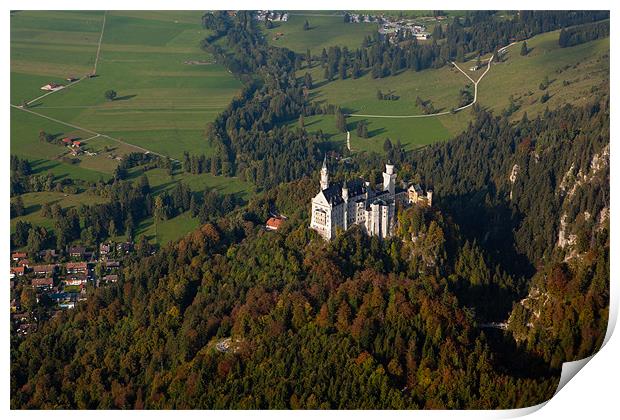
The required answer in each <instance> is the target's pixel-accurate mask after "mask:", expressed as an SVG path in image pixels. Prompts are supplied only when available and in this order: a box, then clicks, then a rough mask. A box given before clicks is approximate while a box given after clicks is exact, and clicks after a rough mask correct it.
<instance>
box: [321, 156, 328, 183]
mask: <svg viewBox="0 0 620 420" xmlns="http://www.w3.org/2000/svg"><path fill="white" fill-rule="evenodd" d="M328 187H329V173H328V172H327V155H325V157H324V158H323V167H322V168H321V191H323V190H325V189H327V188H328Z"/></svg>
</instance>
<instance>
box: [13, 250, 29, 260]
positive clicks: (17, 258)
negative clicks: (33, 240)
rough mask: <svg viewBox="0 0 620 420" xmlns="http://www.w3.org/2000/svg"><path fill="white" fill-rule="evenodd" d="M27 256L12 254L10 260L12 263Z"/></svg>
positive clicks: (21, 253)
mask: <svg viewBox="0 0 620 420" xmlns="http://www.w3.org/2000/svg"><path fill="white" fill-rule="evenodd" d="M27 256H28V255H27V254H26V253H25V252H14V253H13V254H11V259H12V260H13V261H19V260H21V259H22V258H26V257H27Z"/></svg>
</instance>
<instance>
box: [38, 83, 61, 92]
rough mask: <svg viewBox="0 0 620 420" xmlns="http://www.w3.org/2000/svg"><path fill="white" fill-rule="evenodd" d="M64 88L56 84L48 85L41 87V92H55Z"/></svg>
mask: <svg viewBox="0 0 620 420" xmlns="http://www.w3.org/2000/svg"><path fill="white" fill-rule="evenodd" d="M64 87H65V86H64V85H59V84H57V83H48V84H47V85H45V86H41V90H46V91H49V92H52V91H55V90H59V89H62V88H64Z"/></svg>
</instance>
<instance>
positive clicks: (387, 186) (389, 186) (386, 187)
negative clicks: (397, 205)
mask: <svg viewBox="0 0 620 420" xmlns="http://www.w3.org/2000/svg"><path fill="white" fill-rule="evenodd" d="M395 190H396V173H394V165H392V164H391V163H386V164H385V172H383V191H389V193H390V195H394V193H395Z"/></svg>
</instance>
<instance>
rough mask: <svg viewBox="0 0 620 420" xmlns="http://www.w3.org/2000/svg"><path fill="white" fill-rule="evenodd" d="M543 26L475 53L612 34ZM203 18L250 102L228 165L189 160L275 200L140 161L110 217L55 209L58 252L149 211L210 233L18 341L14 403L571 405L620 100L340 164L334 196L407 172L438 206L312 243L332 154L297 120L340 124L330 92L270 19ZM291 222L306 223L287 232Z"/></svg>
mask: <svg viewBox="0 0 620 420" xmlns="http://www.w3.org/2000/svg"><path fill="white" fill-rule="evenodd" d="M533 13H534V14H532V15H530V14H529V13H522V14H520V16H519V17H518V18H515V19H513V21H512V23H511V21H508V23H491V22H495V21H494V20H491V19H489V17H488V16H485V15H484V13H482V14H477V13H475V14H472V15H471V16H470V17H468V19H469V21H465V22H463V23H462V25H464V26H467V27H469V28H470V30H469V31H468V33H470V34H472V35H471V37H470V38H468V40H467V43H468V44H467V45H469V44H471V46H468V47H467V48H468V51H471V49H475V50H485V49H486V50H488V49H491V50H492V49H493V48H495V47H497V45H501V42H504V37H506V36H517V37H518V36H519V34H521V33H526V32H527V33H531V32H532V31H534V32H535V31H538V32H540V31H547V30H552V29H556V28H559V27H564V26H567V25H575V24H583V23H587V22H592V21H595V20H598V19H602V18H604V16H603V15H600V16H599V14H597V13H598V12H587V13H576V14H573V13H572V12H570V13H569V12H540V14H536V13H537V12H533ZM544 13H549V14H548V15H546V14H544ZM607 16H608V15H607ZM203 24H204V25H205V27H207V28H208V29H210V30H211V33H212V34H211V35H210V36H209V37H208V38H207V39H205V41H204V42H203V48H205V49H207V50H209V51H210V52H212V53H213V54H214V55H215V56H216V57H217V58H218V60H219V61H221V62H223V63H224V64H225V65H227V66H228V67H229V68H230V69H232V70H233V71H234V72H235V73H236V74H237V75H238V76H239V77H240V78H241V79H242V80H244V82H245V88H244V89H243V91H242V92H241V94H240V95H239V96H238V97H237V98H235V99H234V100H233V101H232V103H231V104H230V106H229V107H228V108H227V109H226V110H225V111H224V112H223V113H222V114H221V115H220V116H218V118H217V119H216V121H215V122H214V123H212V124H210V125H209V126H208V127H207V130H206V131H207V132H206V136H207V138H208V139H209V141H210V142H212V144H213V145H214V146H215V148H216V150H217V153H216V154H215V156H211V157H209V158H207V157H205V156H202V155H194V156H192V155H189V154H187V155H186V156H185V157H184V159H183V162H182V169H183V170H184V171H186V172H189V173H202V172H213V171H215V173H218V174H226V175H231V174H238V175H242V176H243V177H245V178H246V179H249V180H251V181H252V182H255V183H257V184H258V185H259V186H260V187H262V191H261V192H260V193H259V194H257V195H256V196H255V197H253V198H252V199H250V201H249V202H248V203H247V204H246V205H243V206H242V205H241V204H244V203H241V202H239V201H237V200H236V199H235V198H234V197H229V198H225V197H221V196H219V195H218V194H217V193H216V192H214V191H210V190H207V191H205V192H203V193H202V194H200V193H198V194H197V193H196V192H192V191H191V190H190V189H189V188H188V187H187V186H186V185H183V184H178V185H177V186H176V188H174V189H172V190H170V191H168V192H166V193H163V194H159V195H157V196H156V197H154V196H153V194H152V192H151V191H150V187H149V185H148V180H146V181H145V178H139V179H138V180H136V181H132V180H129V179H125V178H126V175H127V171H128V170H129V169H131V168H133V167H134V165H145V164H146V165H148V164H159V165H164V166H165V165H167V164H168V163H167V162H157V163H154V162H142V161H141V160H140V159H139V158H138V156H133V157H131V156H130V157H128V158H127V159H126V161H125V162H123V164H122V165H121V169H120V170H119V173H118V176H117V177H116V178H115V179H114V180H113V181H111V182H110V183H109V184H107V185H96V186H91V187H92V189H93V192H94V191H97V193H98V194H101V195H102V196H104V197H105V198H107V199H108V200H109V201H108V202H107V203H104V204H98V205H92V206H88V207H84V208H82V209H81V210H80V212H79V213H78V212H76V211H75V210H71V209H70V210H67V211H65V210H63V209H62V208H60V207H59V206H53V207H50V208H49V209H48V210H49V214H50V217H52V218H53V219H54V221H55V225H57V228H56V230H57V231H58V232H62V233H61V234H58V233H56V234H55V235H54V236H51V237H49V238H46V240H48V241H54V242H60V243H64V242H66V241H70V240H71V238H74V237H82V239H84V238H86V239H88V240H91V241H93V242H96V241H98V240H100V239H101V238H104V237H106V236H108V235H110V234H111V233H112V231H113V232H116V233H118V232H123V231H125V230H127V226H128V225H130V226H131V224H132V223H134V222H135V220H138V219H139V218H142V217H145V216H147V215H148V216H154V217H155V218H159V219H164V218H167V217H173V216H174V215H175V214H178V213H179V212H183V211H188V210H189V211H191V212H192V214H194V215H197V216H198V217H200V219H201V223H202V225H201V227H200V228H199V229H197V230H196V231H194V232H192V233H190V234H188V235H187V236H185V237H184V238H182V239H181V240H179V241H178V242H176V243H170V244H168V245H166V246H165V247H163V248H161V249H160V250H158V251H157V252H154V253H152V254H151V253H150V252H149V253H138V254H132V255H129V256H127V261H124V265H123V267H124V268H123V271H122V273H121V275H120V276H119V281H118V283H115V284H112V285H110V286H108V287H102V288H97V289H94V290H92V291H90V292H89V293H90V294H89V297H88V299H87V300H86V301H83V302H80V303H79V304H78V305H77V306H76V309H74V310H70V311H61V312H59V313H58V314H57V315H56V316H55V317H54V318H52V319H50V320H47V321H45V322H40V324H39V328H38V330H37V331H36V332H34V333H33V334H29V335H27V336H18V335H17V334H11V385H10V386H11V407H12V408H84V409H86V408H137V409H141V408H351V409H358V408H394V409H400V408H410V409H417V408H429V409H433V408H434V409H436V408H478V409H491V408H516V407H525V406H531V405H534V404H538V403H541V402H543V401H545V400H547V399H549V398H550V397H551V396H552V395H553V393H554V391H555V389H556V386H557V383H558V380H559V374H560V368H561V363H562V362H564V361H568V360H575V359H579V358H582V357H584V356H587V355H590V354H592V352H594V351H596V350H597V349H598V348H599V347H600V345H601V342H602V339H603V336H604V334H605V329H606V325H607V317H608V310H609V198H610V197H609V118H610V103H609V96H608V95H602V96H600V97H594V96H593V97H592V100H591V102H590V103H589V104H587V105H585V106H582V107H575V106H572V105H565V106H563V107H561V108H558V109H554V110H547V111H545V113H544V114H543V115H541V116H539V117H536V118H533V119H529V118H528V117H527V115H524V117H523V118H522V119H521V121H519V122H516V123H511V122H510V121H509V119H508V117H506V116H496V115H493V114H492V113H490V112H488V111H486V110H484V109H480V108H478V107H476V106H474V107H472V113H473V120H472V122H471V123H470V125H469V127H468V128H467V129H466V130H465V131H464V132H463V133H462V134H460V135H458V136H456V137H455V138H454V139H452V140H451V141H449V142H445V143H438V144H434V145H430V146H428V147H426V148H424V149H421V150H416V151H405V150H404V149H403V148H402V146H401V145H400V143H399V142H396V143H395V144H392V142H390V141H386V142H385V145H384V151H385V154H381V155H380V154H377V153H358V154H356V155H354V156H351V158H350V159H346V160H345V159H340V160H336V159H330V162H329V164H330V168H331V172H332V179H333V180H334V181H336V182H338V181H343V180H345V179H352V178H353V177H357V176H362V177H364V178H365V179H369V180H371V182H372V183H374V184H376V185H380V183H381V169H382V167H383V164H384V163H385V161H386V159H389V160H391V161H392V162H393V163H394V164H395V165H396V168H397V171H398V176H399V179H403V180H407V181H411V182H421V183H422V184H424V185H425V186H427V187H429V188H432V189H433V191H434V200H433V207H431V208H426V207H417V206H413V207H399V208H398V209H397V226H396V233H395V235H394V236H393V237H392V238H389V239H386V240H384V241H381V240H379V239H377V238H376V237H368V236H367V235H365V234H364V233H363V232H362V231H361V229H359V228H352V229H349V230H348V231H346V232H340V233H339V234H338V235H337V237H336V238H335V239H334V240H332V241H331V242H328V243H326V242H324V241H323V240H321V239H320V238H319V237H318V235H317V234H316V233H315V232H314V231H312V230H310V229H308V221H309V205H308V204H309V200H310V197H312V196H313V195H314V194H315V193H316V190H317V188H318V185H319V182H318V168H319V163H318V162H319V158H321V157H322V156H323V154H322V153H321V147H322V146H321V142H322V141H323V139H322V138H321V136H320V135H310V134H308V133H307V132H306V131H305V130H303V129H302V128H294V129H293V128H288V127H286V126H284V125H282V124H281V123H282V122H285V121H288V120H291V119H292V118H297V117H299V116H300V115H311V114H312V113H319V112H329V113H335V114H336V115H338V113H339V112H340V111H339V110H338V109H337V108H334V107H328V106H318V105H316V104H311V103H310V102H309V101H308V100H307V97H306V95H305V92H306V88H308V87H309V86H308V85H310V84H311V83H312V81H311V80H308V79H307V78H301V79H297V78H296V77H295V68H296V67H298V66H299V60H298V59H297V58H296V55H295V54H294V53H292V52H290V51H287V50H284V49H279V48H274V47H270V46H268V45H267V43H266V42H265V41H264V39H263V38H262V37H261V36H260V32H259V31H258V30H257V28H255V27H254V25H255V22H254V21H253V20H252V19H251V16H250V15H249V14H247V13H244V12H240V13H237V15H236V16H235V17H232V16H229V15H228V14H226V13H223V12H216V13H214V14H206V15H205V17H204V19H203ZM496 24H497V25H500V26H499V27H498V28H495V26H493V25H496ZM476 25H480V26H476ZM502 25H505V26H502ZM478 27H480V28H484V27H486V28H495V29H497V31H499V33H498V35H497V37H496V38H495V41H493V39H491V40H490V41H488V42H487V43H485V44H481V42H482V41H481V39H482V35H481V34H477V35H474V34H476V33H477V32H476V31H475V30H472V28H478ZM489 30H490V29H489ZM524 31H525V32H524ZM450 32H454V33H455V34H457V35H455V36H458V32H459V31H458V30H456V31H455V30H454V29H450ZM446 36H447V37H450V36H452V35H446ZM468 36H469V35H468ZM459 42H465V41H464V40H463V41H459ZM376 45H377V44H374V45H373V41H372V40H371V43H370V44H369V45H368V48H373V47H375V48H376ZM460 45H465V44H460ZM470 48H471V49H470ZM339 51H340V54H341V56H340V57H342V55H343V52H344V49H342V50H339ZM331 53H332V54H334V55H336V54H338V52H337V50H336V49H333V50H332V52H331ZM326 55H327V58H326V63H328V62H329V61H330V58H329V55H330V53H326ZM384 56H385V54H384ZM341 61H342V60H341V59H340V58H339V59H338V60H337V61H336V60H332V62H341ZM296 63H297V64H296ZM362 131H363V130H362ZM11 171H12V185H11V188H12V189H13V188H14V189H15V190H17V189H25V190H27V191H30V190H37V189H39V188H43V189H45V188H50V189H54V188H60V189H62V188H86V186H83V185H77V184H75V185H74V184H71V183H67V184H62V182H63V181H55V180H54V179H53V178H52V179H51V180H48V179H46V178H41V179H38V178H33V177H32V176H31V168H30V163H29V162H27V161H24V160H21V159H18V158H12V159H11ZM35 179H36V181H34V180H35ZM22 207H23V206H22ZM274 209H276V210H277V212H279V213H281V214H285V215H286V216H287V219H286V221H285V222H284V224H283V226H282V227H281V228H280V229H279V230H278V231H276V232H270V231H266V230H265V229H264V227H263V224H264V221H265V219H266V218H267V217H268V216H269V215H270V214H271V213H272V212H273V211H274ZM12 211H13V212H19V211H23V209H20V205H19V203H18V202H16V203H15V204H14V205H13V206H12ZM46 211H47V210H46ZM18 225H19V227H18V228H17V229H16V233H15V234H14V235H13V236H12V241H13V243H14V244H17V243H20V244H22V246H23V245H24V244H26V245H27V246H28V247H30V246H33V247H34V246H35V245H33V244H36V243H37V241H39V240H40V238H39V235H42V234H43V233H47V232H46V231H45V230H43V231H45V232H42V231H41V228H38V227H35V226H23V224H21V225H20V224H18ZM31 237H32V239H31ZM20 241H21V242H20ZM63 241H64V242H63ZM31 242H32V244H31ZM502 323H503V325H504V327H498V325H500V324H502ZM222 343H228V344H227V346H225V347H222Z"/></svg>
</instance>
